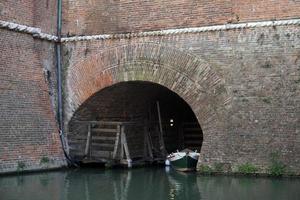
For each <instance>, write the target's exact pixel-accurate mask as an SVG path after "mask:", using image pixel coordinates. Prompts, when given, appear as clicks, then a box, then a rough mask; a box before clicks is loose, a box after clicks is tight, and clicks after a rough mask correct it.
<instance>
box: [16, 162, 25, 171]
mask: <svg viewBox="0 0 300 200" xmlns="http://www.w3.org/2000/svg"><path fill="white" fill-rule="evenodd" d="M24 168H25V163H24V162H22V161H19V162H18V166H17V171H18V172H19V171H22V170H23V169H24Z"/></svg>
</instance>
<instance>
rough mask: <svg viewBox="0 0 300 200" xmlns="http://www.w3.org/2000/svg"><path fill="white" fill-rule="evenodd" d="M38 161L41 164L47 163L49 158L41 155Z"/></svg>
mask: <svg viewBox="0 0 300 200" xmlns="http://www.w3.org/2000/svg"><path fill="white" fill-rule="evenodd" d="M40 163H41V164H47V163H49V158H48V157H47V156H44V157H42V158H41V161H40Z"/></svg>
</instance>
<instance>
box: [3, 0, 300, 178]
mask: <svg viewBox="0 0 300 200" xmlns="http://www.w3.org/2000/svg"><path fill="white" fill-rule="evenodd" d="M47 2H48V1H47ZM192 2H193V1H187V2H184V3H183V2H182V1H174V2H173V4H174V7H172V8H169V6H168V4H167V3H168V1H162V2H161V3H155V2H153V3H149V2H148V3H146V2H144V3H142V4H143V5H138V4H137V3H136V2H131V3H129V4H126V3H124V2H123V3H122V2H118V3H117V2H114V3H112V2H110V3H105V4H103V3H99V2H98V3H97V2H94V1H89V3H85V2H84V1H78V2H77V3H75V2H73V1H63V30H62V36H63V37H62V39H61V40H58V38H56V36H54V32H55V28H56V27H55V25H53V24H55V20H54V19H50V18H49V17H47V16H50V15H51V13H53V12H55V10H56V5H55V2H54V3H46V0H45V1H40V4H38V5H36V11H35V12H34V14H33V16H31V15H30V16H29V14H28V13H31V10H30V9H29V8H31V7H32V5H31V3H28V5H27V6H26V7H25V8H28V10H26V9H25V10H24V14H25V15H24V16H23V15H22V16H21V15H19V12H17V11H18V9H20V8H21V7H20V6H21V5H18V4H14V5H11V3H9V2H7V3H6V2H5V3H1V4H0V14H1V20H4V21H1V29H0V34H1V37H0V38H1V39H0V42H1V47H4V48H1V50H0V53H1V61H0V64H1V68H0V69H1V70H2V71H1V74H0V83H1V87H0V91H1V96H0V103H1V107H0V108H1V111H0V114H1V116H2V117H1V120H0V139H1V140H0V144H1V145H0V161H1V162H0V172H9V171H16V170H20V169H21V170H26V169H28V170H30V169H40V168H53V167H59V166H62V165H65V164H66V162H65V159H64V156H63V152H62V148H61V145H60V141H59V137H58V130H57V123H56V120H55V115H56V110H57V104H56V99H57V95H58V94H57V90H56V82H57V76H56V75H57V73H58V72H57V69H56V66H55V64H56V59H55V56H54V55H55V54H54V51H55V45H56V44H58V43H59V44H60V45H61V47H62V53H61V57H60V58H61V60H62V75H63V108H64V121H63V123H64V129H65V132H66V137H67V139H68V137H69V138H71V137H72V134H74V127H75V128H76V121H100V120H112V119H113V120H116V121H118V120H125V121H127V120H128V119H131V118H132V119H133V118H138V117H141V118H142V119H143V120H144V119H145V118H147V117H148V118H149V116H148V115H149V110H150V111H151V110H154V109H153V103H154V102H155V101H156V100H157V99H159V100H160V102H161V106H162V109H163V108H165V111H166V113H165V116H166V119H169V118H171V116H175V117H177V118H178V119H181V121H182V122H183V121H184V120H185V119H189V120H191V119H192V121H193V122H197V123H198V125H199V126H200V127H201V135H203V142H202V141H201V142H202V144H201V158H200V162H199V163H200V164H203V165H209V166H211V167H212V168H214V167H215V166H222V167H223V169H222V170H223V171H236V170H237V168H238V166H240V165H242V164H245V163H251V164H253V165H255V166H256V167H257V168H258V169H259V172H267V170H268V168H269V167H270V165H271V164H272V161H271V159H270V156H271V155H276V159H278V161H280V162H282V163H284V164H285V165H286V170H287V171H289V172H291V173H296V174H299V167H300V158H299V155H300V137H299V134H300V133H299V131H300V123H299V119H300V117H299V116H300V114H299V113H300V110H299V109H300V108H299V105H300V93H299V91H300V88H299V87H300V86H299V80H300V70H299V66H300V49H299V46H300V39H299V38H300V31H299V24H300V23H299V20H298V18H299V17H300V16H299V10H300V5H299V3H297V2H296V1H285V0H282V1H278V2H277V5H273V4H274V2H273V1H266V2H265V5H261V6H259V5H258V3H257V2H256V3H255V2H254V1H253V2H252V1H251V2H247V6H246V3H242V2H239V1H237V3H236V4H234V3H232V2H231V3H230V1H221V2H222V3H220V4H216V5H215V4H214V2H210V3H207V4H205V5H204V3H197V4H193V3H192ZM238 2H239V3H238ZM243 2H244V1H243ZM287 2H288V3H287ZM48 4H49V5H48ZM244 4H245V5H244ZM45 5H47V6H45ZM211 6H213V7H215V8H216V9H215V10H214V9H211ZM251 6H252V9H248V7H251ZM270 7H272V8H273V10H270V9H269V8H270ZM8 8H14V9H13V10H15V11H16V12H11V13H10V14H8ZM147 9H148V10H149V11H152V14H149V15H145V13H148V11H147ZM1 10H3V11H1ZM156 10H158V11H156ZM167 10H168V11H167ZM178 10H179V11H181V12H177V11H178ZM146 11H147V12H146ZM5 13H6V14H5ZM26 13H27V15H26ZM78 13H79V14H78ZM111 13H116V15H113V16H112V14H111ZM168 13H171V14H168ZM220 13H223V14H222V16H221V15H220ZM43 14H44V15H43ZM77 14H78V15H77ZM41 16H44V17H42V18H41ZM125 19H126V20H125ZM274 19H276V20H274ZM124 20H125V21H124ZM4 22H7V23H11V22H14V23H16V24H5V23H4ZM249 22H251V23H249ZM17 24H19V25H24V26H25V25H26V27H29V28H31V29H26V30H25V28H24V27H23V28H22V26H17ZM36 28H42V32H41V31H40V30H37V29H36ZM46 33H47V34H46ZM16 58H17V59H16ZM2 72H3V73H2ZM176 108H178V110H179V111H180V112H179V111H178V112H176ZM174 110H175V111H174ZM145 113H146V114H145ZM150 113H151V112H150ZM153 113H154V114H153V115H156V114H155V112H153ZM182 113H189V114H187V117H186V118H184V117H182V116H183V114H182ZM146 115H147V116H146ZM181 115H182V116H181ZM177 118H176V119H177ZM182 118H184V119H182ZM75 132H76V131H75ZM85 134H87V132H85ZM136 136H137V135H136ZM201 137H202V136H201ZM22 141H24V142H22ZM70 146H72V145H71V144H70ZM70 151H72V150H70ZM46 160H49V163H45V162H42V161H46ZM287 171H286V172H287Z"/></svg>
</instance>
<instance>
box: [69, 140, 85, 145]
mask: <svg viewBox="0 0 300 200" xmlns="http://www.w3.org/2000/svg"><path fill="white" fill-rule="evenodd" d="M78 144H79V145H83V144H85V141H78V140H77V141H76V140H74V141H69V145H78Z"/></svg>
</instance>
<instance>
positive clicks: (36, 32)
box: [0, 19, 300, 42]
mask: <svg viewBox="0 0 300 200" xmlns="http://www.w3.org/2000/svg"><path fill="white" fill-rule="evenodd" d="M286 25H300V19H288V20H276V21H261V22H247V23H239V24H225V25H216V26H203V27H195V28H180V29H167V30H160V31H146V32H139V33H126V34H123V33H120V34H103V35H88V36H74V37H63V38H61V42H76V41H87V40H107V39H123V38H134V37H148V36H164V35H177V34H186V33H202V32H209V31H225V30H233V29H243V28H257V27H272V26H286ZM0 28H6V29H9V30H13V31H18V32H23V33H28V34H31V35H32V36H33V37H35V38H39V39H44V40H48V41H54V42H57V41H58V37H57V36H55V35H50V34H46V33H43V32H42V31H41V29H40V28H35V27H30V26H25V25H20V24H16V23H12V22H6V21H1V20H0Z"/></svg>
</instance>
